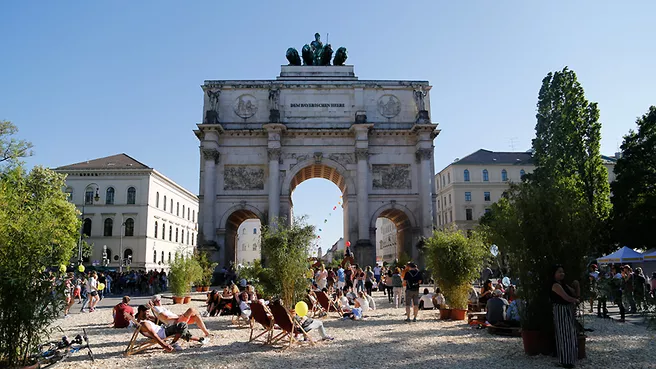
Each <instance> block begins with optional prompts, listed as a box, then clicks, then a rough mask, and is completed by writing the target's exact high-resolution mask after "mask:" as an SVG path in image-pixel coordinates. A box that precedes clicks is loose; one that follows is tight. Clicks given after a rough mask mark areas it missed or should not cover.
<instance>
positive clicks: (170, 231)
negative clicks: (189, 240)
mask: <svg viewBox="0 0 656 369" xmlns="http://www.w3.org/2000/svg"><path fill="white" fill-rule="evenodd" d="M169 241H173V226H169Z"/></svg>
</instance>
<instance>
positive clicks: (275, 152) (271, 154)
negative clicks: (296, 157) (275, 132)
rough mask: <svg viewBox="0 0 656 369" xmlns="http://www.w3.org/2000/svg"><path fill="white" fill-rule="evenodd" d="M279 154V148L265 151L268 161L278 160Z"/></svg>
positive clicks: (280, 151) (280, 150)
mask: <svg viewBox="0 0 656 369" xmlns="http://www.w3.org/2000/svg"><path fill="white" fill-rule="evenodd" d="M281 153H282V149H281V148H279V147H270V148H268V149H267V157H268V158H269V161H272V160H275V161H278V160H280V155H281Z"/></svg>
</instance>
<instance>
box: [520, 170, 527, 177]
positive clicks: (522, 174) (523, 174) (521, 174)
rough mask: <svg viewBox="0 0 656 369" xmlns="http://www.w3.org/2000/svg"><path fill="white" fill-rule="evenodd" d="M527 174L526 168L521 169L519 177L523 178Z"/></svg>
mask: <svg viewBox="0 0 656 369" xmlns="http://www.w3.org/2000/svg"><path fill="white" fill-rule="evenodd" d="M525 175H526V172H525V171H524V169H522V170H520V171H519V179H523V178H524V176H525Z"/></svg>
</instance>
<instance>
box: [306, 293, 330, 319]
mask: <svg viewBox="0 0 656 369" xmlns="http://www.w3.org/2000/svg"><path fill="white" fill-rule="evenodd" d="M306 302H307V304H308V310H309V311H308V314H311V315H310V316H311V317H312V318H314V317H316V316H321V315H327V314H328V313H327V312H326V311H325V310H324V309H323V307H322V306H321V304H320V303H319V301H318V300H317V296H316V295H315V294H314V292H312V291H310V292H309V293H308V295H307V299H306Z"/></svg>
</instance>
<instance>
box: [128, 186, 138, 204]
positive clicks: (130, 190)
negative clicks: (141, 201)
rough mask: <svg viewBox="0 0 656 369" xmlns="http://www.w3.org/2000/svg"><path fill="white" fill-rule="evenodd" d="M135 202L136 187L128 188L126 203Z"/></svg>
mask: <svg viewBox="0 0 656 369" xmlns="http://www.w3.org/2000/svg"><path fill="white" fill-rule="evenodd" d="M136 202H137V189H136V188H134V187H130V188H128V202H127V204H128V205H134V204H135V203H136Z"/></svg>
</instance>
